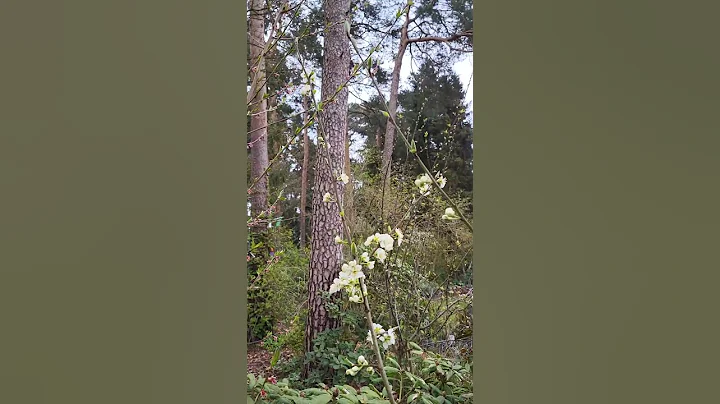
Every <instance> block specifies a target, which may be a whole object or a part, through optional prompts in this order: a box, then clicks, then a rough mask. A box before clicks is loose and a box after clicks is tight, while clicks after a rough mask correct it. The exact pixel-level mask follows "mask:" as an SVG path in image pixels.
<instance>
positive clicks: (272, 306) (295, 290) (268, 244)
mask: <svg viewBox="0 0 720 404" xmlns="http://www.w3.org/2000/svg"><path fill="white" fill-rule="evenodd" d="M250 247H251V248H250V253H249V255H248V256H249V257H250V259H249V261H248V282H249V284H250V285H251V286H250V288H249V289H248V331H249V335H248V338H249V339H259V338H263V337H265V336H266V335H267V333H268V332H271V333H272V332H273V329H274V327H275V326H276V325H278V324H284V325H288V324H289V323H290V322H291V321H292V320H293V319H294V318H295V317H297V316H298V314H299V311H300V306H301V305H302V302H303V301H304V300H305V298H306V293H307V289H306V288H307V286H306V272H307V267H308V258H307V256H306V255H305V253H304V252H303V251H301V250H300V249H298V248H297V247H296V246H295V245H294V244H293V242H292V231H291V230H289V229H285V228H273V229H268V230H267V232H266V233H264V234H262V235H255V236H254V239H251V246H250Z"/></svg>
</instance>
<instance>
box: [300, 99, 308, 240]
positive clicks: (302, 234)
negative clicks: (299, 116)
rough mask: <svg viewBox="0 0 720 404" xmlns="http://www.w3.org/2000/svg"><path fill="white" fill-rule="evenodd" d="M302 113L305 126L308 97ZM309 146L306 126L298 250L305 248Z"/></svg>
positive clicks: (304, 132) (304, 100) (304, 130)
mask: <svg viewBox="0 0 720 404" xmlns="http://www.w3.org/2000/svg"><path fill="white" fill-rule="evenodd" d="M303 111H305V113H304V117H303V126H305V125H307V123H308V118H309V115H310V113H309V111H308V97H307V96H305V97H303ZM309 165H310V144H309V143H308V133H307V126H305V128H304V129H303V163H302V174H301V182H300V248H301V249H302V248H305V234H306V233H307V230H306V229H305V223H306V222H307V218H306V217H305V211H306V208H307V207H306V206H305V205H306V203H305V202H306V201H307V185H308V184H307V183H308V179H307V175H308V170H309V169H310V167H309Z"/></svg>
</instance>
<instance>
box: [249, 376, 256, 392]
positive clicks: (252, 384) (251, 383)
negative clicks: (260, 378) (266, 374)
mask: <svg viewBox="0 0 720 404" xmlns="http://www.w3.org/2000/svg"><path fill="white" fill-rule="evenodd" d="M256 385H257V379H256V378H255V375H254V374H252V373H248V389H249V390H252V389H254V388H255V386H256Z"/></svg>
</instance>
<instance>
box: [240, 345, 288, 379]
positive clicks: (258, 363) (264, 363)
mask: <svg viewBox="0 0 720 404" xmlns="http://www.w3.org/2000/svg"><path fill="white" fill-rule="evenodd" d="M291 356H292V352H291V351H290V350H289V349H287V350H283V352H282V353H281V357H282V358H283V359H289V358H290V357H291ZM270 359H272V353H271V352H268V351H267V350H266V349H264V348H263V347H261V346H260V344H252V345H248V350H247V371H248V373H252V374H254V375H256V376H257V375H265V376H266V377H267V376H277V375H275V374H274V372H273V371H272V369H270Z"/></svg>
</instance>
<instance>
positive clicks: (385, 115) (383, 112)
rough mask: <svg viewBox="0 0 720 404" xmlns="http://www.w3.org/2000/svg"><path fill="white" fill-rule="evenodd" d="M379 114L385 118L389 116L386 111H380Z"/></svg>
mask: <svg viewBox="0 0 720 404" xmlns="http://www.w3.org/2000/svg"><path fill="white" fill-rule="evenodd" d="M380 112H382V114H383V116H384V117H385V118H390V114H389V113H388V112H387V111H380Z"/></svg>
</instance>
